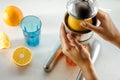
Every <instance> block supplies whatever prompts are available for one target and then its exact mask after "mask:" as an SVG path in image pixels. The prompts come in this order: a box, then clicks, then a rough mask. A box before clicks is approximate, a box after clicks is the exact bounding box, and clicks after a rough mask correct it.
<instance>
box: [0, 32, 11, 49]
mask: <svg viewBox="0 0 120 80" xmlns="http://www.w3.org/2000/svg"><path fill="white" fill-rule="evenodd" d="M9 47H10V40H9V37H8V36H7V34H5V33H4V32H0V49H5V48H9Z"/></svg>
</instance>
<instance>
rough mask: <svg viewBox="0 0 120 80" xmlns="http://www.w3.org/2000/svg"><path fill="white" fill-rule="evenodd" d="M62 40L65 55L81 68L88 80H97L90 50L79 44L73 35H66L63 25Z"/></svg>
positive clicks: (62, 25)
mask: <svg viewBox="0 0 120 80" xmlns="http://www.w3.org/2000/svg"><path fill="white" fill-rule="evenodd" d="M60 38H61V42H62V50H63V53H64V54H65V55H66V56H68V57H69V58H70V59H71V60H72V61H74V62H75V63H76V64H77V65H78V66H80V68H81V70H82V71H83V74H84V76H85V77H86V79H87V80H97V79H98V77H97V75H96V73H95V70H94V67H93V65H92V62H91V59H90V54H89V52H88V50H87V49H86V48H84V46H83V45H82V44H80V43H78V42H77V41H76V40H75V38H74V37H73V36H72V34H71V33H66V31H65V27H64V24H61V31H60Z"/></svg>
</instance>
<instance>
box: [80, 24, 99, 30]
mask: <svg viewBox="0 0 120 80" xmlns="http://www.w3.org/2000/svg"><path fill="white" fill-rule="evenodd" d="M80 25H81V26H82V27H83V28H86V29H89V30H92V31H95V32H97V31H98V28H97V26H94V25H92V24H90V23H88V22H82V23H81V24H80Z"/></svg>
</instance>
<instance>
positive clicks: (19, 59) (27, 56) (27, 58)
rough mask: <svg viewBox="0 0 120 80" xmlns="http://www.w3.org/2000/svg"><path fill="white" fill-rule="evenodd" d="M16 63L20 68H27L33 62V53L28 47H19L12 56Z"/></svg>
mask: <svg viewBox="0 0 120 80" xmlns="http://www.w3.org/2000/svg"><path fill="white" fill-rule="evenodd" d="M12 59H13V61H14V63H15V64H16V65H18V66H25V65H28V64H29V63H30V62H31V59H32V53H31V51H30V49H28V48H27V47H18V48H16V49H15V51H14V52H13V54H12Z"/></svg>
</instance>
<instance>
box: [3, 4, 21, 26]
mask: <svg viewBox="0 0 120 80" xmlns="http://www.w3.org/2000/svg"><path fill="white" fill-rule="evenodd" d="M22 18H23V14H22V11H21V10H20V9H19V8H18V7H16V6H8V7H6V8H5V9H4V11H3V14H2V19H3V21H4V22H5V23H6V24H7V25H9V26H18V25H19V24H20V21H21V20H22Z"/></svg>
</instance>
